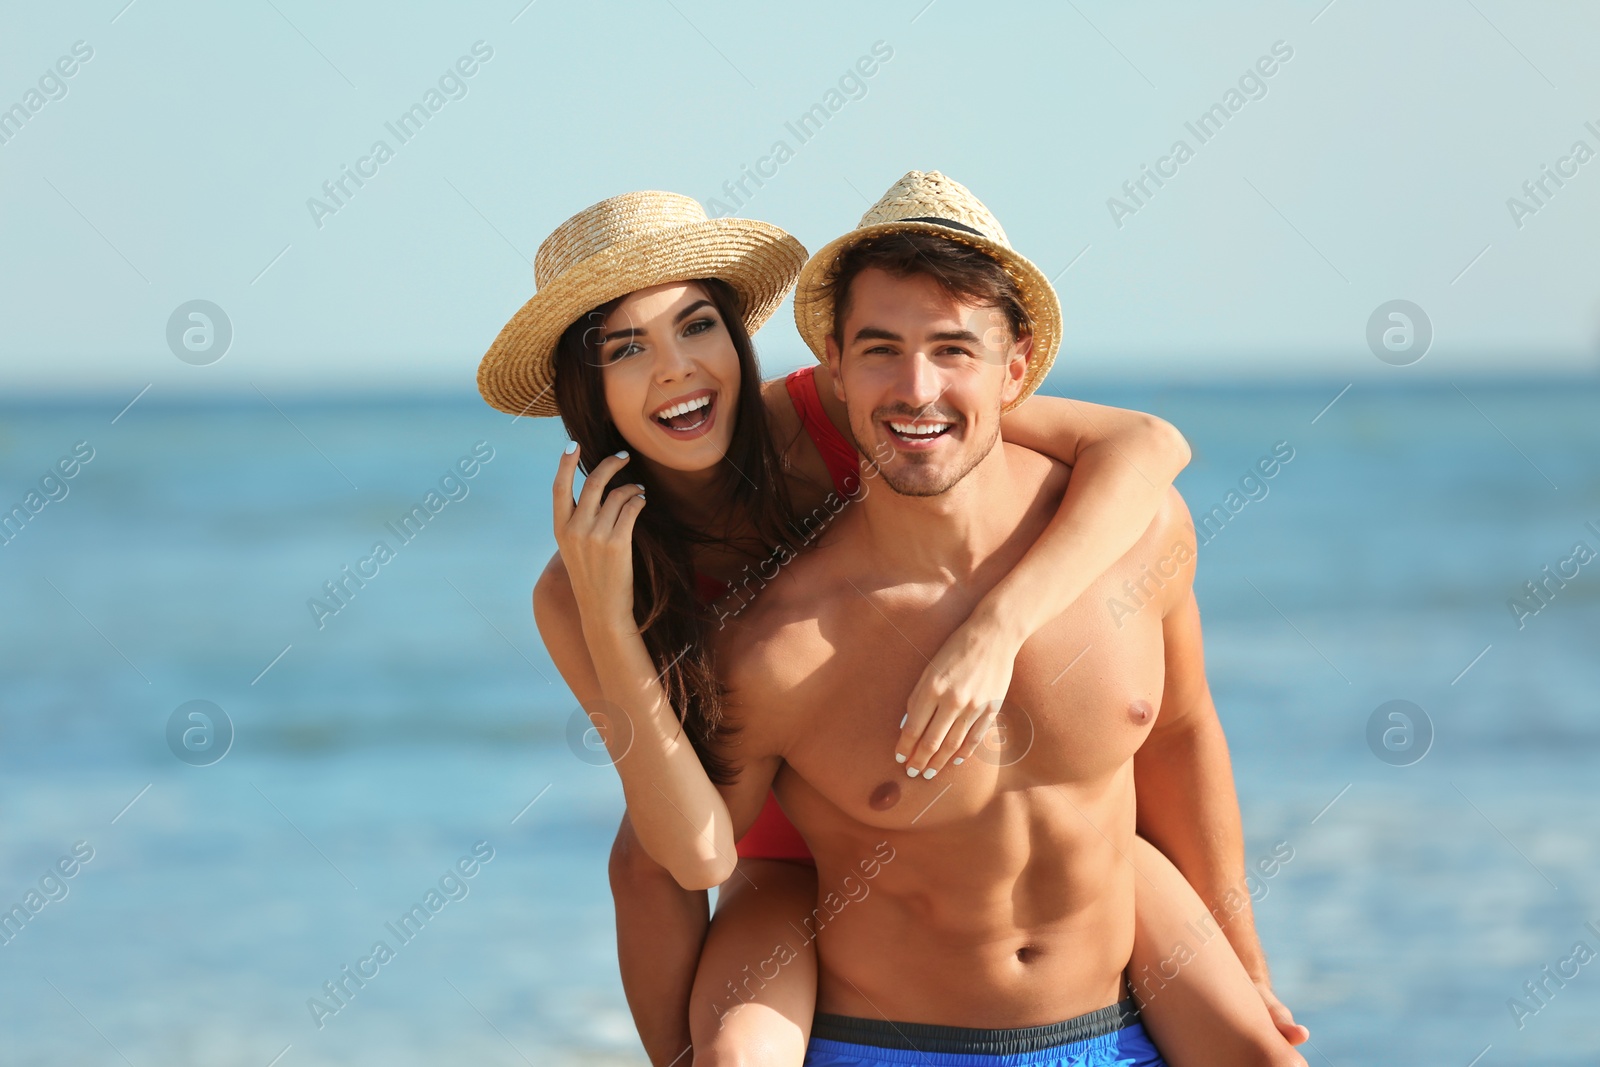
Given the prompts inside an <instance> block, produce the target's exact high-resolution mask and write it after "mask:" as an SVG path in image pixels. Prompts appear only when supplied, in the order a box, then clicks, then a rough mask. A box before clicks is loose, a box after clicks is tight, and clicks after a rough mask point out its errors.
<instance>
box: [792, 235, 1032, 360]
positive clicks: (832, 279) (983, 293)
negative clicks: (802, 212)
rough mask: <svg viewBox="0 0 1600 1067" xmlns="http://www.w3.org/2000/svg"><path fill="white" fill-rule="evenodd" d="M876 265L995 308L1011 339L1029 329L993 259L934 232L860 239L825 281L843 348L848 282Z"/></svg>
mask: <svg viewBox="0 0 1600 1067" xmlns="http://www.w3.org/2000/svg"><path fill="white" fill-rule="evenodd" d="M874 267H875V268H877V269H878V270H881V271H885V272H887V273H889V274H892V275H894V276H895V277H897V278H910V277H914V276H916V275H919V274H925V275H927V276H928V277H930V278H932V279H933V280H934V281H935V282H937V283H938V284H939V287H940V288H941V289H943V290H944V291H945V292H946V293H949V294H950V295H951V296H953V297H956V298H958V299H961V300H964V301H968V302H970V303H976V304H982V305H987V306H990V307H997V308H999V309H1000V310H1001V311H1002V312H1004V313H1005V316H1006V321H1007V322H1008V323H1009V324H1010V325H1011V336H1012V339H1013V340H1015V339H1016V338H1019V337H1022V336H1023V335H1024V334H1028V333H1031V332H1032V331H1033V324H1032V323H1031V322H1030V321H1029V319H1028V313H1027V311H1025V310H1024V309H1023V306H1022V297H1021V294H1020V292H1019V290H1018V288H1017V283H1016V280H1015V279H1014V278H1012V277H1011V275H1010V274H1007V273H1006V269H1005V268H1004V267H1002V266H1001V265H1000V263H999V261H998V260H996V259H995V258H994V257H993V256H990V255H988V254H987V253H985V252H983V251H981V250H980V249H977V248H974V247H973V246H972V245H969V244H966V243H965V242H962V241H958V240H955V239H953V238H949V237H942V236H940V235H938V234H932V233H924V232H922V231H910V232H902V233H885V234H878V235H876V236H873V237H868V238H865V239H864V240H861V241H858V242H857V243H855V244H853V245H851V246H850V247H849V248H847V249H845V250H844V252H842V253H840V255H839V259H838V261H837V262H836V263H835V264H834V268H833V270H832V271H831V272H830V273H829V275H828V278H827V281H825V282H824V283H823V294H824V295H825V296H826V298H827V299H828V301H829V302H830V303H831V304H832V305H833V339H834V341H835V342H836V343H837V344H838V345H839V348H840V349H841V350H842V349H843V348H844V320H845V315H846V314H847V313H848V312H849V311H850V286H851V283H853V282H854V281H855V279H856V275H858V274H860V273H861V272H862V271H864V270H870V269H872V268H874Z"/></svg>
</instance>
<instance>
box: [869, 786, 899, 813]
mask: <svg viewBox="0 0 1600 1067" xmlns="http://www.w3.org/2000/svg"><path fill="white" fill-rule="evenodd" d="M898 803H900V783H899V782H893V781H890V782H884V783H883V784H882V785H880V786H879V787H878V788H876V789H874V790H873V791H872V795H871V796H869V797H867V804H868V806H870V807H871V808H872V810H873V811H888V810H889V809H890V808H892V807H894V806H895V805H896V804H898Z"/></svg>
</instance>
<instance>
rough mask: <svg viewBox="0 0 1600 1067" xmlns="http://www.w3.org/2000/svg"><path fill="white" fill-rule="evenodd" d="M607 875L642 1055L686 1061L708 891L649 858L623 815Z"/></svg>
mask: <svg viewBox="0 0 1600 1067" xmlns="http://www.w3.org/2000/svg"><path fill="white" fill-rule="evenodd" d="M610 873H611V897H612V899H613V900H614V901H615V903H616V910H617V963H618V964H619V965H620V967H621V969H622V991H623V993H624V994H626V995H627V998H628V1010H630V1011H631V1012H633V1023H634V1025H635V1026H636V1027H638V1030H639V1039H640V1040H641V1041H643V1042H644V1050H645V1054H646V1055H647V1056H649V1057H650V1062H651V1064H653V1065H654V1067H669V1065H670V1067H689V1060H690V1057H689V1055H688V1051H689V993H690V990H691V988H692V987H693V984H694V973H695V967H696V966H697V965H698V964H699V961H700V946H701V944H702V943H703V942H704V941H705V937H706V923H707V911H708V905H707V902H706V894H705V892H704V891H692V890H688V889H685V888H683V887H682V886H680V885H679V884H678V883H677V882H676V881H675V880H674V879H673V877H672V875H671V873H669V872H668V871H667V869H666V868H665V867H663V866H661V865H660V864H659V863H657V862H656V861H655V860H653V859H651V858H650V856H649V854H648V853H646V852H645V850H644V847H643V846H642V845H640V844H639V839H638V838H637V837H635V836H634V833H633V825H632V824H631V823H630V822H628V816H627V815H626V814H624V815H623V816H622V825H621V826H620V827H618V828H617V839H616V842H615V843H614V844H613V845H612V846H611V864H610ZM813 881H814V880H813Z"/></svg>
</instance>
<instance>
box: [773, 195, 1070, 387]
mask: <svg viewBox="0 0 1600 1067" xmlns="http://www.w3.org/2000/svg"><path fill="white" fill-rule="evenodd" d="M884 233H931V234H937V235H938V236H940V237H947V238H949V239H950V240H952V241H960V242H962V243H963V244H968V245H971V246H972V247H974V248H977V249H980V250H981V251H983V252H986V253H988V254H989V255H990V256H991V257H993V258H994V259H995V260H997V261H998V262H999V263H1000V265H1001V266H1002V267H1004V268H1005V271H1006V273H1007V274H1009V275H1011V279H1012V281H1014V282H1015V283H1016V285H1017V291H1018V294H1019V296H1020V297H1021V301H1022V308H1023V310H1024V311H1026V312H1027V313H1028V320H1029V322H1030V323H1032V326H1033V352H1032V354H1030V355H1029V356H1028V373H1027V377H1026V378H1025V379H1024V380H1023V383H1022V392H1021V393H1020V394H1018V396H1017V398H1016V399H1015V400H1013V401H1012V402H1011V403H1009V404H1007V405H1006V408H1005V410H1007V411H1010V410H1011V409H1012V408H1014V407H1016V406H1017V405H1018V404H1020V403H1022V402H1023V401H1024V400H1026V399H1027V398H1028V397H1029V396H1030V395H1032V393H1033V391H1034V390H1035V389H1037V388H1039V385H1040V383H1042V382H1043V381H1044V376H1045V375H1046V374H1048V373H1049V372H1050V365H1051V364H1052V363H1054V362H1055V358H1056V350H1057V349H1058V348H1060V347H1061V301H1060V300H1059V299H1057V298H1056V290H1055V286H1053V285H1051V284H1050V279H1049V278H1046V277H1045V275H1044V272H1043V271H1041V270H1040V269H1039V268H1038V267H1036V266H1034V265H1033V264H1032V263H1030V262H1029V261H1028V260H1027V259H1026V258H1024V257H1023V256H1020V255H1018V254H1017V253H1016V252H1015V251H1013V250H1012V248H1011V242H1010V241H1009V240H1008V239H1007V238H1006V231H1005V230H1003V229H1001V228H1000V223H999V221H998V220H996V219H995V217H994V216H993V215H991V214H990V213H989V209H988V208H986V207H984V206H983V202H982V201H980V200H979V199H978V198H977V197H975V196H973V195H972V194H971V193H970V192H968V191H967V188H966V186H964V185H962V184H961V183H960V182H958V181H954V180H952V179H950V178H946V177H945V176H944V175H943V174H940V173H939V172H938V171H936V170H930V171H928V172H927V173H923V172H922V171H919V170H914V171H911V172H909V173H908V174H906V176H905V177H904V178H901V179H900V180H899V181H897V182H895V183H894V185H893V186H891V187H890V189H889V191H888V192H887V193H884V194H883V198H882V199H881V200H879V201H878V202H877V203H876V204H873V205H872V206H871V207H869V208H868V209H867V213H866V214H865V215H862V216H861V222H860V223H859V224H857V226H856V228H855V229H854V230H851V231H850V232H849V233H847V234H845V235H844V236H843V237H840V238H839V239H838V240H836V241H832V242H830V243H829V244H827V245H825V246H824V247H823V248H822V250H821V251H819V252H818V253H817V254H816V255H814V256H812V257H811V259H810V260H808V261H807V262H806V265H805V267H804V269H802V270H801V271H800V283H799V285H798V287H797V288H796V289H795V294H794V321H795V325H796V326H798V327H799V328H800V336H801V337H803V338H804V339H805V342H806V344H808V345H810V346H811V351H812V353H813V354H814V355H815V356H816V357H817V359H818V360H820V361H821V362H823V363H826V362H827V361H828V348H827V342H828V337H829V335H831V334H832V333H833V303H832V301H831V300H829V299H828V296H827V294H826V292H825V291H824V288H823V287H824V285H825V284H826V283H827V281H828V279H829V278H830V277H831V276H832V274H833V271H834V269H835V267H836V265H837V263H838V260H839V256H840V254H841V253H843V252H844V251H845V249H847V248H849V247H850V246H852V245H855V244H857V243H859V242H861V241H863V240H865V239H866V238H868V237H875V236H877V235H878V234H884Z"/></svg>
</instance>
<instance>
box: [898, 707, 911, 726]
mask: <svg viewBox="0 0 1600 1067" xmlns="http://www.w3.org/2000/svg"><path fill="white" fill-rule="evenodd" d="M909 718H911V713H910V712H909V711H908V712H906V713H905V714H904V715H902V716H900V729H902V730H904V729H905V728H906V720H907V719H909Z"/></svg>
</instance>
